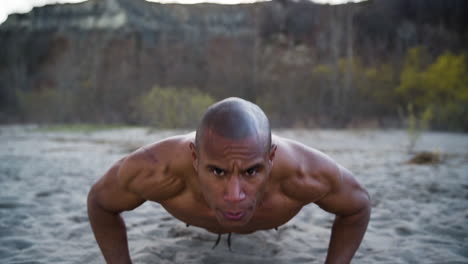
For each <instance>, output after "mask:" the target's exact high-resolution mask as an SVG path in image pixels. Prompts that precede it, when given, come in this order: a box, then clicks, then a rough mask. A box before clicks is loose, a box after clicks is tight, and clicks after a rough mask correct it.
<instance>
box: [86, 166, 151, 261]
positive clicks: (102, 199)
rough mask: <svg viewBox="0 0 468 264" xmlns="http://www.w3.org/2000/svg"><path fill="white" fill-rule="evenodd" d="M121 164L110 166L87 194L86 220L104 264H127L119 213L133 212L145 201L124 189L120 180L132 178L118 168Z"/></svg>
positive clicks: (123, 230)
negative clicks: (89, 224) (105, 263)
mask: <svg viewBox="0 0 468 264" xmlns="http://www.w3.org/2000/svg"><path fill="white" fill-rule="evenodd" d="M122 163H125V161H120V162H118V163H117V164H116V165H114V166H113V167H112V168H111V169H110V170H109V171H108V172H107V173H106V174H105V175H104V176H103V177H102V178H101V179H100V180H99V181H98V182H96V184H94V186H93V187H92V188H91V190H90V192H89V194H88V217H89V221H90V223H91V228H92V230H93V232H94V236H95V238H96V241H97V243H98V245H99V247H100V249H101V252H102V254H103V256H104V259H105V260H106V262H107V263H131V259H130V254H129V251H128V242H127V231H126V228H125V223H124V221H123V219H122V217H121V216H120V213H121V212H122V211H126V210H133V209H134V208H136V207H138V206H139V205H141V204H142V203H143V202H144V201H145V200H144V199H142V198H140V197H139V196H137V195H136V194H134V193H132V192H130V191H129V190H128V189H127V186H126V184H125V183H126V182H128V181H124V182H123V181H122V178H129V177H133V175H128V174H129V173H130V172H129V171H128V169H125V168H122V167H123V166H125V164H122ZM127 167H128V166H127ZM122 173H124V174H127V175H122ZM130 174H131V173H130Z"/></svg>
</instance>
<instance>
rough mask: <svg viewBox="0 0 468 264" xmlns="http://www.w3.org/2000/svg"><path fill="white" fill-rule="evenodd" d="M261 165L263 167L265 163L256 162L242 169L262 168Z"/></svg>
mask: <svg viewBox="0 0 468 264" xmlns="http://www.w3.org/2000/svg"><path fill="white" fill-rule="evenodd" d="M263 167H265V165H263V164H262V163H256V164H254V165H252V166H249V167H247V169H244V170H242V171H248V170H251V169H263Z"/></svg>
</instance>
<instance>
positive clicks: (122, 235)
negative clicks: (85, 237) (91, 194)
mask: <svg viewBox="0 0 468 264" xmlns="http://www.w3.org/2000/svg"><path fill="white" fill-rule="evenodd" d="M88 216H89V221H90V223H91V228H92V229H93V232H94V236H95V238H96V241H97V243H98V245H99V248H100V249H101V252H102V255H103V256H104V259H105V260H106V262H107V263H112V264H114V263H122V264H123V263H125V264H128V263H131V260H130V254H129V251H128V242H127V230H126V228H125V223H124V221H123V219H122V217H121V216H120V215H119V214H116V213H111V212H107V211H105V210H103V209H101V208H100V207H99V206H97V205H96V204H94V203H92V202H88Z"/></svg>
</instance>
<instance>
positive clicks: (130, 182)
mask: <svg viewBox="0 0 468 264" xmlns="http://www.w3.org/2000/svg"><path fill="white" fill-rule="evenodd" d="M189 140H190V135H183V136H176V137H171V138H167V139H164V140H161V141H158V142H156V143H153V144H151V145H148V146H144V147H141V148H140V149H138V150H136V151H135V152H133V153H131V154H129V155H128V156H127V157H126V158H125V159H124V160H123V161H121V164H120V168H119V171H118V179H119V184H120V185H121V186H122V188H124V189H127V190H128V191H130V192H132V193H135V194H137V195H139V196H141V197H143V198H145V199H147V200H152V201H156V202H161V201H164V200H166V199H169V198H171V197H173V196H175V195H177V194H178V193H180V192H181V191H182V190H183V189H184V187H185V180H184V173H185V172H186V170H187V169H186V168H189V166H190V165H191V163H190V162H191V161H190V159H189V158H190V155H189V153H188V150H189V147H188V143H189V142H190V141H189Z"/></svg>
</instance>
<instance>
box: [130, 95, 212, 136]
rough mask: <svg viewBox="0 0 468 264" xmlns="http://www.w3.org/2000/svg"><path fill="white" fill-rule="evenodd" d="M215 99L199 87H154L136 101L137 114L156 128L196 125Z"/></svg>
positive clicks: (147, 123)
mask: <svg viewBox="0 0 468 264" xmlns="http://www.w3.org/2000/svg"><path fill="white" fill-rule="evenodd" d="M214 101H215V100H214V99H213V98H212V97H211V96H210V95H208V94H204V93H202V92H200V91H199V90H197V89H176V88H161V87H157V86H156V87H154V88H153V89H151V90H150V91H149V92H148V93H146V94H143V95H141V96H140V97H139V98H138V99H137V102H136V110H137V115H138V116H139V117H140V119H141V120H142V121H143V122H144V124H145V125H151V126H154V127H156V128H193V127H196V126H197V124H198V122H199V120H200V118H201V116H202V114H203V113H204V112H205V110H206V108H207V107H208V106H210V105H211V104H213V103H214Z"/></svg>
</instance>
